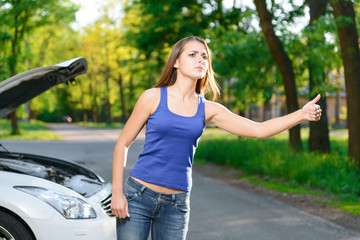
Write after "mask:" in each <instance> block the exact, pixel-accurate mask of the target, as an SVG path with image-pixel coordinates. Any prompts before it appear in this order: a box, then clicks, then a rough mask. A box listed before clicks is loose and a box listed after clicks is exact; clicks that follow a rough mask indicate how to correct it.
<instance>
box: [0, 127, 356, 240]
mask: <svg viewBox="0 0 360 240" xmlns="http://www.w3.org/2000/svg"><path fill="white" fill-rule="evenodd" d="M51 128H52V129H53V130H54V132H55V133H56V134H58V135H60V136H63V138H64V140H63V141H25V140H23V141H15V140H6V141H4V140H1V142H2V144H3V145H4V146H5V147H6V148H8V150H11V151H26V152H31V153H37V154H45V155H49V156H52V157H58V158H63V159H66V160H68V161H73V162H77V163H80V164H83V165H85V166H87V167H88V168H90V169H92V170H94V171H95V172H97V173H98V174H100V175H101V176H102V177H103V178H104V179H105V180H107V181H111V167H112V152H113V148H114V146H115V142H116V139H117V137H118V135H119V134H120V132H121V130H92V129H87V128H82V127H77V126H74V125H68V124H60V125H58V124H57V125H51ZM143 144H144V135H143V133H142V134H141V135H140V137H139V138H138V139H136V140H135V141H134V143H133V144H132V146H131V147H130V150H129V153H128V163H127V167H126V172H125V173H126V175H127V174H128V172H129V170H130V169H131V167H132V166H133V165H134V163H135V162H136V159H137V156H138V155H139V153H140V152H141V150H142V148H143ZM195 162H196V160H195ZM195 164H196V163H195ZM193 178H194V179H193V180H194V181H193V190H192V195H191V218H190V226H189V233H188V238H187V239H188V240H242V239H244V240H356V239H359V240H360V235H359V234H357V233H355V232H352V231H349V230H347V229H344V228H343V227H340V226H338V225H335V224H334V223H331V222H328V221H324V220H323V219H320V218H318V217H315V216H312V215H310V214H307V213H305V212H302V211H300V210H298V209H295V208H293V207H290V206H287V205H285V204H283V203H281V202H278V201H276V200H274V199H271V198H269V197H264V196H261V195H257V194H254V193H252V192H247V191H243V190H241V189H239V188H236V187H233V186H230V185H228V184H226V183H224V182H219V181H216V180H214V179H211V178H208V177H205V176H203V175H200V174H198V173H196V172H194V173H193Z"/></svg>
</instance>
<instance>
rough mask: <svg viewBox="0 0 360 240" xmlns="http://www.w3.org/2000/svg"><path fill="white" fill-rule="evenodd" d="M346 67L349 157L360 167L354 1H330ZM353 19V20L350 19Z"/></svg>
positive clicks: (359, 89)
mask: <svg viewBox="0 0 360 240" xmlns="http://www.w3.org/2000/svg"><path fill="white" fill-rule="evenodd" d="M330 4H331V6H332V8H333V15H334V18H335V21H336V25H337V28H338V32H339V33H338V34H339V39H340V46H341V55H342V60H343V65H344V69H345V85H346V101H347V108H348V111H347V121H348V128H349V157H350V158H353V159H355V161H356V164H357V166H358V167H360V124H359V123H360V94H359V92H360V50H359V40H358V34H357V30H356V22H355V12H354V6H353V3H352V1H345V0H336V1H330ZM349 20H351V21H349Z"/></svg>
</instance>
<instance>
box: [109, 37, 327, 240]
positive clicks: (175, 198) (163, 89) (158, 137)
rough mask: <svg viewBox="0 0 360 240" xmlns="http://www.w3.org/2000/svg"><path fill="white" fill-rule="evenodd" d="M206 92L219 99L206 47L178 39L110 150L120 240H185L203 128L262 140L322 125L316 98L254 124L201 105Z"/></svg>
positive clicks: (196, 41)
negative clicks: (135, 148)
mask: <svg viewBox="0 0 360 240" xmlns="http://www.w3.org/2000/svg"><path fill="white" fill-rule="evenodd" d="M209 89H211V90H212V91H213V93H214V96H216V95H217V93H218V91H219V90H218V88H217V85H216V83H215V80H214V73H213V70H212V66H211V58H210V50H209V48H208V46H207V44H206V42H205V41H204V40H203V39H201V38H199V37H193V36H191V37H187V38H184V39H181V40H180V41H179V42H177V43H176V44H175V46H174V47H173V49H172V52H171V54H170V57H169V59H168V61H167V64H166V66H165V69H164V71H163V73H162V75H161V77H160V80H159V82H158V83H157V84H156V86H155V87H154V88H152V89H149V90H146V91H145V92H144V93H143V94H142V95H141V96H140V97H139V99H138V101H137V103H136V105H135V107H134V110H133V112H132V114H131V116H130V118H129V120H128V121H127V123H126V125H125V127H124V129H123V131H122V133H121V135H120V137H119V138H118V140H117V143H116V146H115V150H114V158H113V195H112V203H111V209H112V212H113V214H114V215H115V216H116V217H117V237H118V239H125V240H132V239H133V240H142V239H143V240H146V239H147V238H148V235H149V232H150V229H151V235H152V239H155V240H169V239H171V240H176V239H185V238H186V233H187V229H188V222H189V196H190V190H191V184H192V180H191V167H192V163H193V156H194V153H195V149H196V147H197V143H198V140H199V138H200V136H201V134H202V132H203V130H204V128H205V127H206V126H207V125H209V124H211V125H213V126H216V127H219V128H222V129H223V130H225V131H228V132H230V133H232V134H236V135H239V136H244V137H255V138H266V137H270V136H273V135H275V134H277V133H280V132H282V131H284V130H286V129H289V128H291V127H293V126H295V125H297V124H299V123H301V122H302V121H305V120H308V121H317V120H319V119H320V117H321V109H320V107H319V106H318V105H316V102H317V101H318V100H319V99H320V95H318V96H317V97H316V98H315V99H314V100H312V101H311V102H309V103H307V104H306V105H305V106H304V107H303V108H302V109H301V110H298V111H296V112H293V113H291V114H288V115H286V116H283V117H280V118H275V119H272V120H268V121H265V122H263V123H257V122H253V121H251V120H249V119H246V118H243V117H241V116H238V115H236V114H234V113H232V112H230V111H229V110H227V109H226V108H225V107H223V106H222V105H220V104H218V103H215V102H213V101H209V100H206V99H205V98H204V94H205V93H207V91H208V90H209ZM145 124H146V139H145V146H144V150H143V152H142V153H141V154H140V156H139V159H138V161H137V163H136V164H135V166H134V167H133V169H132V170H131V172H130V177H129V178H128V179H127V181H126V183H125V185H124V184H123V175H124V168H125V165H126V156H127V150H128V148H129V147H130V145H131V143H132V142H133V141H134V139H135V138H136V136H137V135H138V133H139V132H140V130H141V129H142V128H143V127H144V125H145Z"/></svg>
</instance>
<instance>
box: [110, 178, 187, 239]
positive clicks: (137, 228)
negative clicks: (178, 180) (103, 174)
mask: <svg viewBox="0 0 360 240" xmlns="http://www.w3.org/2000/svg"><path fill="white" fill-rule="evenodd" d="M124 194H125V197H126V199H127V201H128V206H129V213H130V218H125V219H120V218H117V219H116V232H117V239H118V240H147V239H148V236H149V232H150V230H151V239H152V240H185V238H186V233H187V231H188V224H189V214H190V192H183V193H177V194H164V193H160V192H156V191H153V190H151V189H149V188H148V187H146V186H144V185H142V184H141V183H139V182H138V181H136V180H135V179H133V178H131V177H129V178H128V179H127V181H126V183H125V185H124Z"/></svg>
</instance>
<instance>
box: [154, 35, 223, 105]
mask: <svg viewBox="0 0 360 240" xmlns="http://www.w3.org/2000/svg"><path fill="white" fill-rule="evenodd" d="M189 41H198V42H201V43H202V44H204V46H205V49H206V52H207V56H208V62H209V67H208V69H207V71H206V74H205V76H204V77H203V78H201V79H198V80H197V82H196V92H197V93H199V94H200V95H202V96H205V94H207V93H208V92H210V91H212V92H213V100H214V99H216V97H217V96H218V95H219V93H220V90H219V87H218V85H217V84H216V81H215V77H214V75H215V73H214V70H213V68H212V65H211V55H210V54H211V52H210V49H209V47H208V45H207V44H206V41H205V40H204V39H202V38H200V37H196V36H190V37H186V38H183V39H181V40H179V41H178V42H177V43H176V44H175V45H174V47H173V48H172V50H171V53H170V56H169V59H168V61H167V63H166V65H165V68H164V70H163V72H162V74H161V76H160V79H159V81H158V82H157V84H156V85H155V87H164V86H171V85H173V84H174V83H175V82H176V77H177V70H176V68H175V67H174V65H175V62H176V59H178V58H179V57H180V55H181V53H182V52H183V50H184V46H185V44H186V43H188V42H189Z"/></svg>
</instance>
